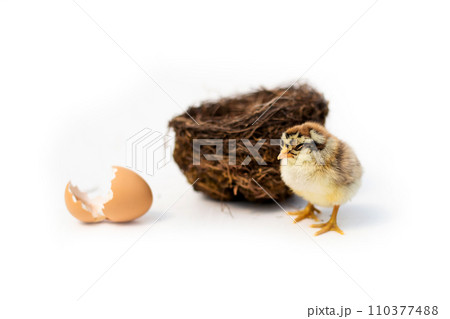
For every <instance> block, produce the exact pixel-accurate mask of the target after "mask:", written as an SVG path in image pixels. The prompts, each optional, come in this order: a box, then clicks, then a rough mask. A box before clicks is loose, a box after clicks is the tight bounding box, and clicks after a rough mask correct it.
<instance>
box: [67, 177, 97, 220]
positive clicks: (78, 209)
mask: <svg viewBox="0 0 450 319" xmlns="http://www.w3.org/2000/svg"><path fill="white" fill-rule="evenodd" d="M69 185H70V183H68V184H67V186H66V191H65V193H64V200H65V201H66V207H67V209H68V210H69V212H70V213H71V214H72V215H73V216H74V217H75V218H76V219H79V220H81V221H82V222H85V223H97V222H101V221H102V220H104V219H105V216H101V215H100V216H97V217H94V216H93V215H92V213H91V212H89V211H88V210H87V209H85V208H84V207H83V203H82V202H81V200H79V199H78V198H76V197H75V195H73V194H72V193H71V191H70V189H69Z"/></svg>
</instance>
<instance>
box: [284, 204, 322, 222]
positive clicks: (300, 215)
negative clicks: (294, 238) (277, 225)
mask: <svg viewBox="0 0 450 319" xmlns="http://www.w3.org/2000/svg"><path fill="white" fill-rule="evenodd" d="M314 212H317V213H319V214H320V210H318V209H317V208H315V207H314V205H313V204H311V203H308V205H306V207H305V208H304V209H302V210H298V211H295V212H288V214H289V215H293V216H297V217H295V219H294V223H297V222H299V221H301V220H303V219H305V218H311V219H314V220H315V221H319V219H318V218H317V216H316V214H314Z"/></svg>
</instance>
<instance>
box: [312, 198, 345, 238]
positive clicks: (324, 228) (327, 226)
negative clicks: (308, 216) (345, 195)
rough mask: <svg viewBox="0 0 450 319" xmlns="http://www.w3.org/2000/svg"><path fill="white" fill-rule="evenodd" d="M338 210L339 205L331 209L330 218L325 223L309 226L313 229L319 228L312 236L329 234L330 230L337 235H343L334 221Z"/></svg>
mask: <svg viewBox="0 0 450 319" xmlns="http://www.w3.org/2000/svg"><path fill="white" fill-rule="evenodd" d="M338 210H339V205H336V206H334V207H333V213H332V214H331V218H330V220H329V221H327V222H326V223H323V224H314V225H311V227H314V228H321V229H320V230H319V231H317V232H316V233H315V234H314V235H316V236H318V235H321V234H323V233H326V232H329V231H330V230H334V231H335V232H338V233H339V234H341V235H344V232H343V231H342V230H341V229H340V228H339V227H338V225H337V221H336V218H337V213H338Z"/></svg>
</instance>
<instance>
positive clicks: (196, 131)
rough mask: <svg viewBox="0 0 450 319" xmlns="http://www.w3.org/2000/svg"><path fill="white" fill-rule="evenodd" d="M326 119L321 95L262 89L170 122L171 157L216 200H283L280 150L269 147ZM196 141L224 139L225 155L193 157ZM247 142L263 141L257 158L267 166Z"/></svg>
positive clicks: (301, 88) (208, 148)
mask: <svg viewBox="0 0 450 319" xmlns="http://www.w3.org/2000/svg"><path fill="white" fill-rule="evenodd" d="M327 114H328V102H327V101H326V100H325V99H324V97H323V95H322V94H321V93H318V92H317V91H315V90H314V89H312V88H311V87H310V86H308V85H305V84H303V85H294V86H292V87H290V88H276V89H273V90H267V89H264V88H262V89H260V90H258V91H256V92H253V93H248V94H243V95H238V96H235V97H229V98H222V99H220V100H218V101H215V102H204V103H202V104H201V105H200V106H197V107H190V108H189V109H188V110H187V113H183V114H181V115H179V116H177V117H175V118H173V119H172V120H171V121H170V122H169V127H171V128H173V129H174V131H175V149H174V153H173V157H174V159H175V162H176V163H177V164H178V166H179V167H180V169H181V170H182V172H183V173H184V175H185V176H186V177H187V179H188V181H189V182H190V183H194V181H196V180H197V179H198V181H197V182H196V183H195V185H194V189H195V190H197V191H201V192H203V193H205V194H207V195H209V196H210V197H212V198H215V199H219V200H224V201H230V200H242V199H243V200H248V201H251V202H257V201H267V200H270V197H273V198H274V199H275V200H278V201H279V200H283V199H285V198H286V197H287V196H289V195H290V190H289V188H288V187H287V186H286V185H285V184H284V183H283V181H282V180H281V176H280V167H279V166H280V163H279V161H278V160H277V155H278V153H279V150H280V147H279V145H271V144H272V143H271V139H279V138H280V137H281V134H282V133H283V132H284V131H285V130H286V129H288V128H289V127H292V126H294V125H299V124H302V123H303V122H306V121H314V122H318V123H321V124H324V122H325V118H326V116H327ZM191 117H192V118H191ZM194 120H195V121H194ZM197 123H198V124H197ZM195 139H197V140H199V139H202V140H212V139H217V140H219V141H220V140H221V141H222V143H223V156H216V158H214V159H211V158H209V159H207V158H205V155H208V154H216V155H217V154H218V153H217V146H216V145H204V146H201V152H200V156H198V153H197V152H194V140H195ZM244 140H249V142H250V143H251V145H256V143H257V142H258V141H264V143H263V144H262V146H261V147H260V148H259V149H258V153H259V155H260V156H261V158H262V159H263V161H264V162H265V165H264V164H261V163H258V162H257V161H256V159H255V157H254V156H253V155H254V154H251V150H250V149H249V148H248V147H247V146H246V144H245V143H247V145H248V142H245V141H244ZM196 143H198V142H196ZM234 143H236V147H235V148H234ZM260 143H262V142H260ZM230 144H231V145H230ZM230 146H231V147H230ZM255 148H256V147H255ZM255 148H254V149H255ZM234 149H235V152H234ZM254 149H253V150H254ZM230 150H231V153H230ZM234 153H235V154H236V155H235V158H236V159H235V160H234ZM194 154H195V156H197V157H196V159H197V162H196V161H195V160H194ZM249 159H250V161H249ZM198 161H199V162H198ZM253 179H254V180H256V181H257V182H258V184H259V185H258V184H257V183H255V182H254V181H253ZM260 186H261V187H260ZM269 194H270V196H269Z"/></svg>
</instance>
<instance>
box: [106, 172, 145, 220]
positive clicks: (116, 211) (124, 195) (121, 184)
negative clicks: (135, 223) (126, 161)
mask: <svg viewBox="0 0 450 319" xmlns="http://www.w3.org/2000/svg"><path fill="white" fill-rule="evenodd" d="M114 168H115V169H117V171H116V177H115V178H114V179H113V180H112V182H111V190H112V192H113V198H112V199H111V200H110V201H109V202H107V203H106V204H105V208H104V210H103V213H104V214H105V216H106V218H107V219H109V220H111V221H113V222H128V221H131V220H133V219H136V218H138V217H141V216H142V215H144V214H145V213H146V212H147V211H148V210H149V209H150V206H151V205H152V202H153V194H152V191H151V189H150V186H148V184H147V183H146V182H145V180H144V179H143V178H142V177H141V176H139V175H138V174H136V173H135V172H133V171H132V170H129V169H126V168H123V167H119V166H115V167H114Z"/></svg>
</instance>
